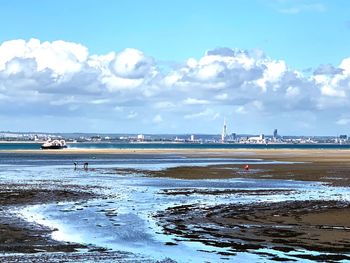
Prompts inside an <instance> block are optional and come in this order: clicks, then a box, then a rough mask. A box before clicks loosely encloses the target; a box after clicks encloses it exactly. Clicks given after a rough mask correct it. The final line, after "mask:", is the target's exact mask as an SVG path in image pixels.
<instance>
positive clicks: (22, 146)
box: [0, 143, 350, 150]
mask: <svg viewBox="0 0 350 263" xmlns="http://www.w3.org/2000/svg"><path fill="white" fill-rule="evenodd" d="M40 146H41V144H40V143H0V150H36V149H40ZM68 148H72V149H347V150H348V149H350V144H267V145H265V144H222V143H204V144H195V143H71V144H68Z"/></svg>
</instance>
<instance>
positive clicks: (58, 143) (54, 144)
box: [41, 139, 67, 150]
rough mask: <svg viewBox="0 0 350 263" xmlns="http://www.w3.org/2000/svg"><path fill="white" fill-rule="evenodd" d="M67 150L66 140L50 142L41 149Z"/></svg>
mask: <svg viewBox="0 0 350 263" xmlns="http://www.w3.org/2000/svg"><path fill="white" fill-rule="evenodd" d="M63 148H67V145H66V141H65V140H50V139H49V140H48V141H46V142H45V143H44V144H43V145H41V149H43V150H45V149H63Z"/></svg>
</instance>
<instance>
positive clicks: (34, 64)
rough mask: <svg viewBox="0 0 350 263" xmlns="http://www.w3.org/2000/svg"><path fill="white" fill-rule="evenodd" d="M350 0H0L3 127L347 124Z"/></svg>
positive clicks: (327, 130)
mask: <svg viewBox="0 0 350 263" xmlns="http://www.w3.org/2000/svg"><path fill="white" fill-rule="evenodd" d="M349 96H350V2H349V1H347V0H337V1H331V0H328V1H322V0H313V1H312V0H293V1H292V0H265V1H263V0H254V1H253V0H251V1H243V0H235V1H232V0H216V1H213V0H211V1H209V0H201V1H196V0H193V1H184V0H177V1H170V0H168V1H167V0H163V1H161V0H148V1H143V0H130V1H121V0H120V1H112V0H110V1H107V0H74V1H67V0H60V1H55V0H52V1H46V0H26V1H25V0H0V130H11V131H44V132H94V133H167V134H169V133H210V134H218V133H220V132H221V129H222V124H223V120H224V118H226V120H227V126H228V131H229V132H235V133H251V134H260V133H264V134H271V133H272V132H273V129H275V128H277V129H278V130H279V133H280V134H282V135H283V134H284V135H339V134H348V131H349V126H350V101H349Z"/></svg>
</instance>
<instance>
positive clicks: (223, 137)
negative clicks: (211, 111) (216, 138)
mask: <svg viewBox="0 0 350 263" xmlns="http://www.w3.org/2000/svg"><path fill="white" fill-rule="evenodd" d="M226 137H227V127H226V119H224V126H223V127H222V133H221V141H222V142H225V141H226Z"/></svg>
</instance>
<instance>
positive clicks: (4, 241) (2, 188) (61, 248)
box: [0, 185, 94, 260]
mask: <svg viewBox="0 0 350 263" xmlns="http://www.w3.org/2000/svg"><path fill="white" fill-rule="evenodd" d="M46 187H47V186H46ZM93 197H94V195H93V194H92V193H91V192H88V191H86V189H85V191H82V190H81V189H80V190H79V191H78V190H77V189H76V188H75V187H74V186H70V187H67V186H66V187H62V189H48V188H46V189H45V186H44V185H0V210H1V214H0V252H11V253H38V252H73V251H77V249H81V248H85V246H83V245H80V244H72V243H65V242H58V241H55V240H52V239H51V237H50V236H51V233H52V231H55V229H49V228H45V227H43V226H41V225H38V224H33V223H28V222H26V221H24V220H22V219H21V218H19V217H18V216H17V215H16V213H15V210H16V208H17V207H19V206H23V205H33V204H44V203H53V202H63V201H65V202H66V201H77V200H86V199H89V198H93ZM0 260H1V258H0Z"/></svg>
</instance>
